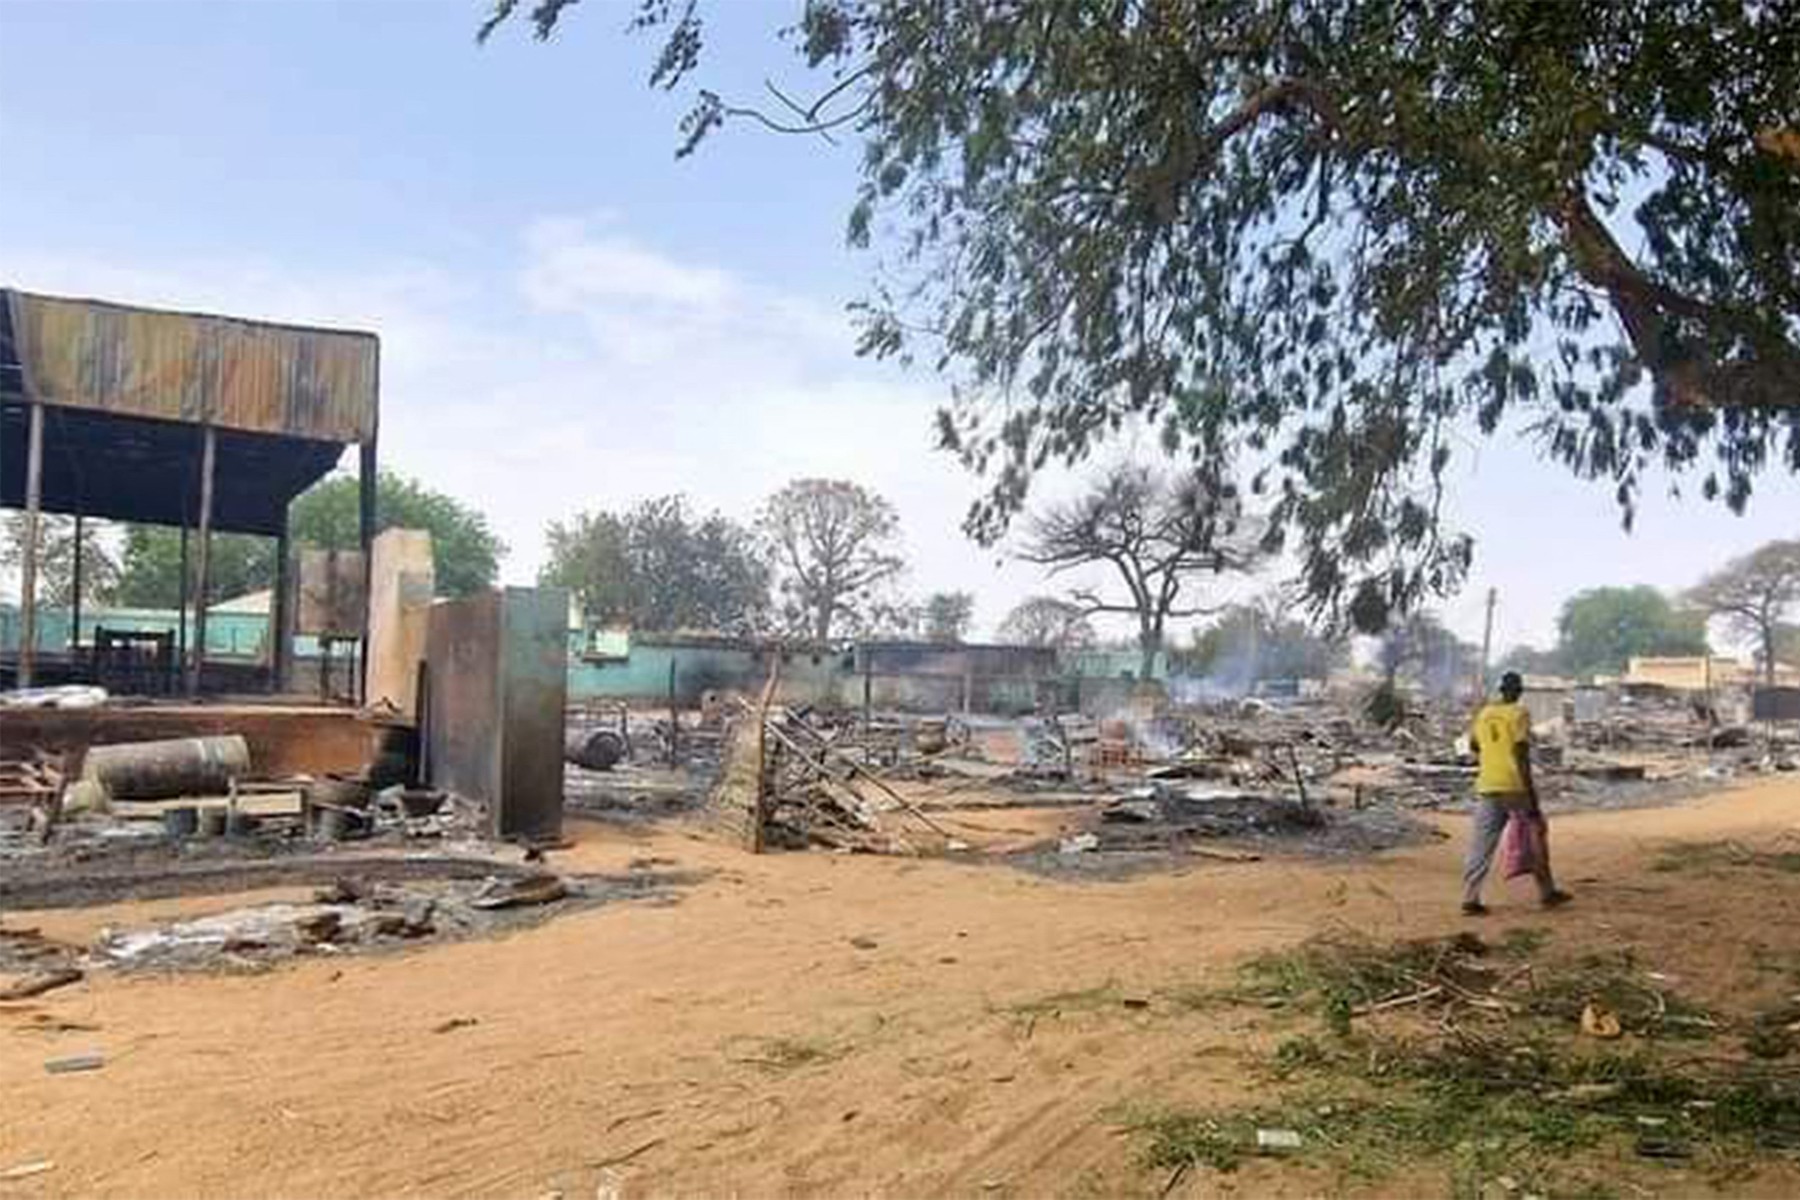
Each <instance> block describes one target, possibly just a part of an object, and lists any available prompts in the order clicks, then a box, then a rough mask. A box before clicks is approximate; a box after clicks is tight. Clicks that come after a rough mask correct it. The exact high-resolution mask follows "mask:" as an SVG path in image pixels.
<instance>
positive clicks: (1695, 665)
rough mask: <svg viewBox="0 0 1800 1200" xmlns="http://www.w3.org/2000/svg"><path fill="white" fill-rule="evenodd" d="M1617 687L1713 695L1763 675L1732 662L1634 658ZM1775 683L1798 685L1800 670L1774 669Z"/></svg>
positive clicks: (1698, 658)
mask: <svg viewBox="0 0 1800 1200" xmlns="http://www.w3.org/2000/svg"><path fill="white" fill-rule="evenodd" d="M1619 682H1620V683H1622V684H1623V685H1625V686H1626V687H1662V688H1668V689H1669V690H1670V691H1677V692H1704V691H1716V690H1719V689H1722V688H1745V687H1750V686H1752V685H1755V684H1760V683H1762V682H1763V673H1762V671H1761V670H1760V669H1759V668H1757V667H1755V666H1752V665H1750V664H1748V663H1744V662H1740V661H1739V660H1737V659H1735V658H1724V657H1721V656H1718V655H1715V656H1713V657H1712V658H1710V659H1708V658H1706V657H1705V656H1703V655H1698V654H1694V655H1678V656H1666V657H1643V658H1633V659H1631V660H1630V661H1629V662H1628V663H1627V664H1626V668H1625V674H1624V675H1623V676H1622V677H1621V678H1620V680H1619ZM1775 682H1776V683H1777V684H1778V685H1782V686H1795V685H1800V667H1794V666H1791V665H1789V664H1787V663H1777V664H1776V666H1775Z"/></svg>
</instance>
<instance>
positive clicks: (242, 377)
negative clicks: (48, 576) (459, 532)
mask: <svg viewBox="0 0 1800 1200" xmlns="http://www.w3.org/2000/svg"><path fill="white" fill-rule="evenodd" d="M378 379H379V345H378V342H377V339H376V337H375V335H374V334H371V333H361V332H355V331H349V330H333V329H316V328H310V327H305V326H298V325H277V324H272V323H268V322H262V321H246V320H240V319H237V318H234V317H223V316H212V315H206V314H199V313H184V312H168V311H162V310H157V309H148V308H137V307H129V306H125V305H120V304H111V303H106V302H103V301H98V300H77V299H67V298H62V297H54V296H43V295H34V294H32V293H28V292H22V291H16V290H10V289H0V505H4V506H6V507H9V508H16V509H20V510H22V511H23V512H24V514H25V525H26V536H25V538H24V539H23V546H22V561H21V564H20V602H19V611H18V617H17V623H16V626H17V634H16V637H14V638H8V639H7V641H8V643H10V644H9V645H8V646H7V647H6V652H5V654H4V657H0V679H3V680H5V681H6V682H7V683H9V684H10V685H12V686H15V687H30V686H32V685H34V684H41V683H46V682H57V683H61V682H92V681H95V680H96V678H97V677H100V676H105V677H108V678H109V679H110V680H111V681H113V682H114V683H115V684H116V683H117V682H118V681H120V680H121V679H126V678H128V679H129V680H130V681H131V684H132V685H133V686H129V687H128V688H127V689H125V690H134V691H160V690H172V689H173V687H175V686H176V685H177V679H178V680H179V684H178V686H179V687H180V689H181V690H182V691H184V692H185V693H186V694H187V695H189V696H195V695H198V694H200V693H201V692H203V691H225V690H239V691H244V690H270V691H274V690H279V687H280V684H281V681H282V679H283V672H284V669H285V668H286V666H287V660H288V651H289V648H290V646H291V637H290V634H291V624H292V617H293V614H292V612H291V609H292V607H293V603H292V599H291V593H292V589H291V588H290V587H289V586H288V580H287V575H288V566H289V562H290V555H289V553H288V517H287V514H288V505H289V504H290V503H291V502H292V500H293V499H294V497H296V496H297V495H299V494H300V493H301V492H302V491H304V490H306V489H307V488H308V487H310V486H311V485H312V484H314V483H315V482H317V481H318V480H319V479H320V478H322V477H323V476H324V475H325V474H326V473H328V472H329V471H330V470H331V469H332V468H333V467H334V466H335V465H336V464H337V462H338V460H339V459H340V458H341V457H342V455H343V451H344V450H345V448H346V447H348V446H350V445H355V446H357V447H358V449H359V452H360V473H361V482H362V494H361V506H360V508H361V511H360V521H361V532H362V540H363V550H364V555H363V558H362V560H361V561H362V564H364V565H363V566H361V567H360V568H359V569H360V570H366V563H367V550H368V543H369V540H370V538H371V537H372V536H373V534H374V531H375V527H376V526H375V450H376V429H377V424H378V421H377V409H378V401H377V392H378ZM44 514H65V515H68V516H72V517H73V518H75V520H76V522H77V523H79V522H81V521H83V520H86V519H90V518H104V519H111V520H117V521H128V522H137V523H145V524H155V525H165V526H174V527H177V528H179V529H180V530H181V531H182V541H183V546H184V558H186V557H187V555H189V554H191V559H192V567H191V570H192V575H193V577H194V579H195V580H196V581H197V583H196V588H195V593H196V594H195V595H194V596H192V597H187V596H184V597H183V600H182V603H181V605H180V609H181V614H182V615H181V621H180V626H179V628H178V630H177V632H176V636H175V638H174V640H173V644H172V645H171V644H170V640H169V639H168V638H167V637H156V636H141V637H136V638H133V637H130V636H124V635H121V636H118V637H115V636H112V635H111V634H110V633H109V631H106V630H100V631H97V632H96V636H95V637H94V638H93V639H92V642H91V644H85V645H84V644H83V639H82V638H81V620H80V615H79V614H80V609H81V600H82V597H81V594H80V593H81V580H80V579H79V570H77V572H76V575H77V578H76V579H75V581H74V589H73V591H74V595H73V603H72V608H73V609H74V613H73V614H72V615H73V619H72V620H71V621H70V623H69V628H70V630H71V631H72V633H71V636H70V638H69V639H68V644H66V645H63V646H46V645H44V644H43V642H44V640H45V639H44V638H43V636H42V633H43V630H42V624H41V616H42V612H43V609H42V606H41V604H40V597H39V595H38V591H39V588H38V580H39V567H40V564H39V561H38V540H39V539H38V537H37V530H38V526H39V522H40V520H41V517H42V516H43V515H44ZM78 529H79V525H78ZM215 533H245V534H254V535H259V536H262V537H267V538H273V539H275V541H276V543H277V547H278V550H277V555H276V559H275V561H276V564H277V567H276V571H277V584H276V586H275V588H274V589H273V593H272V596H271V612H270V624H271V630H270V633H271V636H270V637H269V639H268V647H269V652H268V654H267V656H266V657H267V661H266V662H264V663H262V664H260V667H259V668H258V670H257V671H256V672H255V674H256V675H258V676H260V678H252V679H246V678H244V677H243V673H242V672H238V673H235V674H234V673H231V672H227V671H224V670H222V669H217V668H215V667H212V666H209V664H208V663H207V661H206V660H207V653H206V645H207V639H206V625H207V609H208V605H207V603H206V598H207V597H208V595H209V592H208V585H209V582H210V565H209V561H208V559H209V553H208V552H209V548H210V543H211V538H212V535H213V534H215ZM79 537H80V534H79V532H78V533H77V541H79ZM79 557H80V556H79V555H78V556H77V559H79ZM188 576H189V572H188V571H187V570H184V571H183V572H182V580H183V584H184V588H185V584H186V580H187V579H188ZM190 602H192V606H193V626H192V630H191V634H190V631H189V629H188V624H187V615H186V614H187V610H188V607H189V603H190ZM146 664H147V665H148V669H147V670H145V669H142V668H144V667H145V666H146ZM128 667H137V668H139V669H138V670H136V671H135V672H128V671H127V668H128ZM246 685H252V686H246Z"/></svg>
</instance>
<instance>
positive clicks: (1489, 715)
mask: <svg viewBox="0 0 1800 1200" xmlns="http://www.w3.org/2000/svg"><path fill="white" fill-rule="evenodd" d="M1469 732H1470V734H1471V735H1472V736H1473V737H1474V738H1475V745H1476V747H1477V748H1478V750H1479V751H1480V757H1481V769H1480V771H1479V772H1477V773H1476V776H1475V790H1476V792H1478V793H1479V794H1481V795H1483V796H1505V795H1514V794H1517V793H1520V792H1523V791H1524V790H1525V778H1524V776H1523V775H1522V774H1520V772H1519V761H1518V759H1517V758H1515V757H1514V756H1513V750H1514V748H1515V747H1517V746H1520V745H1523V744H1524V743H1526V742H1528V741H1530V740H1531V714H1530V713H1528V712H1526V711H1525V706H1524V705H1523V704H1507V703H1505V702H1504V701H1495V702H1494V703H1492V704H1486V705H1483V706H1482V708H1481V711H1480V712H1478V713H1476V714H1475V722H1474V724H1473V725H1472V726H1471V727H1470V730H1469Z"/></svg>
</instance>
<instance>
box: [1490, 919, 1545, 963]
mask: <svg viewBox="0 0 1800 1200" xmlns="http://www.w3.org/2000/svg"><path fill="white" fill-rule="evenodd" d="M1549 940H1550V931H1549V930H1548V929H1539V928H1536V927H1534V926H1524V925H1521V926H1518V927H1517V928H1514V929H1509V930H1507V931H1506V932H1505V933H1503V934H1501V935H1500V953H1502V954H1505V955H1507V956H1509V957H1512V958H1527V957H1529V956H1531V955H1533V954H1536V953H1537V952H1538V951H1539V950H1542V949H1543V948H1544V943H1545V942H1548V941H1549Z"/></svg>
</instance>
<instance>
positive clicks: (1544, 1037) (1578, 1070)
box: [1127, 931, 1800, 1197]
mask: <svg viewBox="0 0 1800 1200" xmlns="http://www.w3.org/2000/svg"><path fill="white" fill-rule="evenodd" d="M1525 932H1526V933H1528V934H1531V933H1535V931H1525ZM1542 944H1543V939H1542V936H1541V935H1538V936H1531V937H1522V938H1521V937H1517V936H1515V937H1513V938H1511V939H1509V940H1508V942H1507V943H1503V944H1502V946H1500V947H1498V948H1497V949H1498V950H1499V951H1500V952H1502V953H1508V954H1510V955H1512V956H1513V957H1514V958H1522V957H1524V956H1525V955H1527V954H1529V953H1531V952H1532V951H1535V950H1537V949H1538V948H1540V947H1541V946H1542ZM1486 950H1487V948H1486V947H1485V946H1484V945H1482V944H1481V943H1480V942H1479V941H1478V940H1476V939H1473V938H1469V937H1467V936H1466V935H1465V936H1464V937H1461V938H1457V939H1451V940H1448V941H1437V942H1401V943H1396V944H1394V945H1390V946H1382V945H1378V944H1375V943H1373V942H1369V941H1361V940H1344V939H1337V940H1316V941H1313V942H1309V943H1307V944H1305V945H1303V946H1300V947H1298V948H1296V949H1295V950H1292V951H1289V952H1286V953H1283V954H1277V955H1269V956H1265V957H1263V958H1260V959H1258V960H1256V961H1254V962H1252V963H1251V964H1249V965H1248V966H1247V967H1246V968H1245V973H1244V984H1243V986H1242V987H1240V988H1239V989H1238V990H1237V992H1236V995H1237V998H1238V1000H1239V1002H1240V1003H1255V1002H1258V1001H1263V1002H1267V1001H1268V1000H1269V999H1270V998H1276V999H1279V1000H1281V1001H1282V1002H1283V1003H1286V1004H1291V1005H1292V1006H1293V1007H1294V1008H1296V1009H1297V1010H1299V1011H1304V1012H1310V1013H1315V1014H1317V1015H1319V1016H1320V1017H1321V1018H1322V1019H1323V1021H1324V1023H1325V1026H1326V1029H1327V1031H1329V1033H1330V1034H1331V1036H1328V1037H1326V1036H1313V1035H1308V1034H1296V1035H1292V1036H1289V1037H1287V1038H1285V1039H1284V1040H1282V1041H1280V1042H1279V1043H1278V1044H1277V1045H1276V1047H1275V1049H1274V1051H1273V1052H1272V1053H1271V1054H1269V1055H1268V1057H1267V1059H1266V1061H1265V1062H1264V1064H1263V1065H1264V1067H1265V1068H1266V1070H1265V1073H1264V1078H1265V1079H1266V1080H1267V1081H1268V1086H1267V1088H1266V1089H1265V1093H1264V1095H1263V1096H1262V1097H1261V1098H1260V1099H1261V1102H1260V1103H1258V1104H1256V1105H1254V1106H1249V1107H1244V1108H1233V1109H1218V1110H1205V1111H1160V1112H1152V1113H1150V1114H1148V1115H1142V1116H1137V1117H1134V1118H1132V1119H1130V1120H1128V1121H1127V1124H1128V1125H1129V1126H1130V1127H1131V1128H1132V1129H1135V1130H1137V1131H1138V1132H1140V1133H1141V1134H1143V1135H1144V1136H1145V1137H1146V1138H1147V1144H1146V1147H1145V1150H1144V1154H1145V1159H1146V1162H1147V1163H1148V1165H1150V1166H1152V1167H1157V1168H1163V1169H1168V1170H1182V1169H1186V1168H1189V1167H1195V1166H1208V1167H1212V1168H1214V1169H1217V1170H1226V1171H1228V1170H1233V1169H1235V1168H1236V1167H1238V1166H1239V1165H1241V1164H1242V1162H1243V1161H1244V1160H1245V1158H1246V1157H1247V1156H1250V1155H1254V1154H1257V1153H1258V1152H1259V1148H1258V1146H1257V1137H1256V1131H1257V1130H1258V1129H1291V1130H1294V1131H1296V1132H1297V1133H1299V1134H1300V1137H1301V1147H1300V1149H1299V1150H1298V1151H1293V1152H1291V1153H1293V1154H1295V1155H1297V1156H1298V1157H1300V1158H1302V1159H1309V1160H1312V1161H1313V1162H1315V1163H1316V1164H1317V1165H1321V1166H1325V1167H1328V1168H1331V1169H1335V1170H1336V1171H1337V1172H1339V1173H1340V1175H1343V1176H1349V1177H1355V1178H1358V1179H1363V1180H1375V1179H1380V1178H1381V1177H1382V1176H1384V1175H1386V1174H1389V1173H1391V1172H1392V1171H1394V1170H1396V1169H1398V1168H1401V1167H1416V1166H1418V1165H1419V1164H1421V1163H1437V1162H1441V1163H1443V1164H1444V1165H1445V1166H1446V1168H1447V1169H1448V1170H1449V1172H1450V1178H1449V1180H1448V1182H1449V1185H1450V1186H1449V1190H1450V1192H1451V1194H1453V1195H1457V1196H1463V1195H1467V1196H1472V1197H1473V1196H1478V1195H1481V1194H1482V1190H1483V1187H1484V1186H1485V1184H1486V1182H1488V1181H1491V1180H1492V1179H1493V1178H1495V1177H1496V1176H1497V1175H1499V1174H1502V1173H1504V1174H1508V1175H1511V1176H1512V1177H1513V1178H1514V1180H1515V1181H1521V1187H1522V1188H1523V1190H1528V1191H1537V1192H1546V1191H1553V1192H1556V1193H1558V1194H1587V1195H1596V1196H1598V1195H1604V1194H1607V1193H1606V1187H1607V1181H1606V1179H1605V1177H1604V1175H1601V1176H1598V1177H1588V1178H1578V1177H1575V1176H1572V1175H1569V1174H1568V1172H1569V1171H1571V1170H1573V1169H1575V1168H1576V1164H1577V1163H1578V1156H1579V1154H1580V1152H1582V1151H1585V1150H1590V1149H1592V1148H1593V1147H1595V1146H1598V1145H1600V1144H1602V1143H1609V1142H1610V1143H1615V1144H1616V1143H1619V1142H1621V1141H1625V1142H1626V1143H1627V1144H1628V1145H1629V1144H1630V1140H1631V1139H1648V1140H1653V1141H1659V1142H1669V1143H1673V1144H1674V1145H1675V1146H1676V1147H1677V1148H1678V1149H1680V1150H1683V1151H1685V1152H1688V1153H1694V1152H1698V1151H1706V1152H1708V1153H1709V1155H1710V1157H1711V1159H1712V1160H1713V1161H1714V1162H1718V1163H1736V1164H1740V1165H1746V1164H1748V1163H1750V1162H1751V1161H1752V1153H1753V1152H1754V1151H1755V1150H1757V1149H1770V1148H1779V1149H1800V1072H1793V1071H1788V1070H1784V1069H1782V1067H1780V1066H1776V1065H1770V1066H1757V1065H1755V1064H1753V1063H1752V1064H1745V1063H1741V1062H1740V1063H1736V1064H1735V1065H1733V1064H1732V1063H1731V1062H1730V1060H1721V1059H1718V1058H1712V1059H1700V1060H1683V1061H1677V1060H1675V1059H1672V1058H1671V1057H1669V1055H1670V1054H1671V1051H1669V1050H1665V1049H1661V1048H1659V1047H1657V1046H1656V1045H1655V1044H1654V1043H1653V1042H1644V1043H1640V1044H1639V1046H1638V1048H1637V1049H1635V1050H1633V1051H1631V1052H1628V1053H1621V1052H1620V1051H1619V1049H1618V1044H1617V1043H1604V1042H1598V1041H1595V1040H1593V1039H1590V1038H1584V1037H1582V1036H1580V1035H1579V1034H1578V1033H1577V1032H1576V1029H1577V1027H1578V1022H1579V1019H1580V1013H1581V1009H1582V1008H1583V1007H1584V1006H1585V1005H1586V1004H1588V1003H1589V1002H1599V1003H1602V1004H1605V1005H1606V1006H1607V1007H1609V1008H1611V1009H1612V1010H1613V1011H1614V1012H1615V1013H1617V1014H1618V1015H1619V1017H1620V1018H1621V1022H1622V1024H1623V1025H1624V1026H1625V1028H1626V1029H1628V1030H1631V1031H1632V1032H1635V1033H1638V1034H1640V1035H1644V1036H1646V1037H1649V1038H1656V1037H1659V1036H1670V1035H1678V1036H1684V1035H1695V1036H1718V1035H1720V1034H1721V1033H1722V1032H1723V1031H1724V1030H1725V1028H1726V1026H1725V1024H1724V1023H1722V1022H1719V1021H1716V1020H1714V1019H1713V1018H1712V1017H1711V1016H1710V1015H1708V1014H1706V1013H1705V1012H1704V1011H1702V1010H1701V1009H1699V1008H1697V1007H1695V1006H1694V1005H1692V1004H1690V1003H1689V1002H1687V1001H1685V1000H1683V999H1682V998H1681V997H1679V996H1678V995H1676V994H1674V993H1673V992H1672V991H1670V990H1669V989H1668V988H1667V987H1666V986H1665V985H1664V984H1663V983H1662V982H1661V981H1660V980H1657V979H1655V978H1654V977H1652V976H1651V975H1650V974H1649V973H1648V972H1646V971H1644V970H1643V969H1642V968H1641V966H1640V965H1639V964H1638V962H1637V961H1636V959H1635V958H1634V957H1633V956H1632V954H1631V953H1630V952H1629V951H1626V952H1622V953H1613V954H1604V955H1588V956H1584V957H1581V958H1578V959H1575V960H1573V961H1568V962H1563V963H1545V962H1542V961H1537V962H1533V963H1531V964H1530V965H1529V967H1527V966H1526V964H1523V963H1516V962H1508V961H1504V960H1502V961H1500V962H1498V963H1490V962H1483V961H1479V960H1480V959H1481V958H1482V957H1483V956H1484V955H1485V953H1486ZM1427 996H1428V997H1429V999H1427V998H1426V997H1427ZM1396 999H1397V1000H1398V1001H1399V1003H1398V1004H1390V1005H1389V1007H1388V1009H1387V1010H1386V1011H1388V1012H1391V1013H1393V1014H1394V1015H1395V1017H1397V1018H1398V1019H1399V1020H1400V1026H1399V1027H1400V1028H1402V1029H1407V1030H1410V1031H1411V1032H1410V1034H1409V1035H1407V1036H1400V1035H1397V1034H1394V1033H1392V1032H1388V1031H1391V1030H1393V1029H1394V1028H1395V1027H1394V1026H1393V1025H1392V1024H1391V1023H1390V1022H1386V1021H1384V1023H1380V1024H1375V1025H1372V1026H1365V1025H1362V1024H1360V1023H1359V1022H1357V1021H1353V1020H1352V1015H1353V1014H1356V1013H1359V1012H1362V1011H1365V1010H1366V1009H1367V1008H1368V1007H1369V1006H1379V1005H1381V1004H1382V1003H1383V1001H1394V1000H1396ZM1796 1019H1800V1011H1794V1012H1790V1011H1788V1010H1787V1009H1786V1008H1782V1009H1778V1010H1775V1011H1773V1012H1770V1013H1767V1014H1764V1016H1763V1017H1761V1018H1759V1019H1758V1021H1757V1022H1756V1025H1755V1027H1754V1030H1753V1031H1752V1035H1751V1037H1752V1039H1753V1040H1750V1041H1747V1048H1748V1049H1750V1050H1751V1051H1752V1052H1753V1053H1763V1054H1766V1055H1768V1056H1771V1057H1774V1056H1777V1055H1780V1054H1786V1053H1788V1052H1789V1050H1790V1049H1791V1048H1792V1047H1791V1045H1790V1043H1789V1041H1788V1039H1789V1038H1791V1036H1792V1031H1791V1029H1790V1026H1792V1025H1793V1023H1794V1021H1795V1020H1796ZM1372 1029H1373V1030H1378V1031H1383V1032H1371V1030H1372ZM1708 1063H1710V1064H1711V1065H1710V1066H1705V1065H1703V1064H1708ZM1721 1064H1723V1065H1721Z"/></svg>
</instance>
